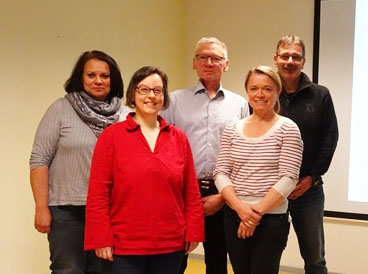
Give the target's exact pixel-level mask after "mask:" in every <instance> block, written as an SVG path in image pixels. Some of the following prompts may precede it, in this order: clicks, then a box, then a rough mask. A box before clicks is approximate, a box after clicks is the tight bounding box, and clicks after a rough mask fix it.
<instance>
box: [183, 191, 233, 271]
mask: <svg viewBox="0 0 368 274" xmlns="http://www.w3.org/2000/svg"><path fill="white" fill-rule="evenodd" d="M213 194H217V189H216V188H210V189H207V190H203V189H201V196H202V197H206V196H209V195H213ZM204 226H205V231H204V232H205V242H204V243H203V248H204V261H205V264H206V274H227V249H226V243H225V232H224V209H223V208H222V209H221V210H219V211H218V212H216V213H215V214H214V215H212V216H208V217H205V218H204ZM187 259H188V256H185V257H184V259H183V262H182V265H181V267H180V270H179V272H178V274H183V273H184V272H185V269H186V267H187Z"/></svg>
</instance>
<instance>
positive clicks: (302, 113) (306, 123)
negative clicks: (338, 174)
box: [280, 73, 339, 184]
mask: <svg viewBox="0 0 368 274" xmlns="http://www.w3.org/2000/svg"><path fill="white" fill-rule="evenodd" d="M280 104H281V111H280V114H281V115H283V116H286V117H289V118H290V119H292V120H293V121H294V122H295V123H296V124H297V125H298V127H299V129H300V132H301V135H302V139H303V142H304V151H303V161H302V165H301V168H300V175H299V177H300V178H302V177H304V176H307V175H310V176H312V179H313V183H314V184H318V183H321V184H322V183H323V182H322V179H321V176H322V175H323V174H325V173H326V172H327V170H328V168H329V166H330V163H331V160H332V156H333V154H334V152H335V149H336V145H337V140H338V137H339V132H338V127H337V119H336V114H335V109H334V105H333V102H332V98H331V95H330V92H329V91H328V89H327V88H326V87H324V86H320V85H317V84H314V83H312V82H311V81H310V80H309V78H308V76H307V75H306V74H304V73H301V75H300V80H299V87H298V89H297V90H296V92H294V93H292V94H287V93H286V91H285V90H283V91H282V93H281V94H280Z"/></svg>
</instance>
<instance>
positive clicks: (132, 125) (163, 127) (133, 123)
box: [126, 112, 170, 132]
mask: <svg viewBox="0 0 368 274" xmlns="http://www.w3.org/2000/svg"><path fill="white" fill-rule="evenodd" d="M134 115H135V112H130V113H129V114H128V116H127V117H126V121H127V124H128V126H127V130H128V131H130V132H133V131H136V130H138V129H139V128H141V126H140V125H139V124H138V123H137V122H136V121H134V119H133V117H134ZM157 121H158V122H159V123H160V131H162V130H169V128H170V124H168V123H167V122H166V121H165V119H164V118H162V117H161V116H160V115H158V116H157Z"/></svg>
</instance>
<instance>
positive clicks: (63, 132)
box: [30, 50, 129, 274]
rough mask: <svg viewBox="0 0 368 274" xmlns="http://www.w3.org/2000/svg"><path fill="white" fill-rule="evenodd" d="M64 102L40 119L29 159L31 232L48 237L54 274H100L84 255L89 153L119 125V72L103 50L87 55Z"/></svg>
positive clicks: (94, 261) (69, 82)
mask: <svg viewBox="0 0 368 274" xmlns="http://www.w3.org/2000/svg"><path fill="white" fill-rule="evenodd" d="M64 87H65V91H66V92H67V95H66V96H65V97H64V98H61V99H58V100H57V101H56V102H54V103H53V104H52V105H51V106H50V107H49V109H48V110H47V112H46V114H45V115H44V117H43V118H42V120H41V122H40V124H39V126H38V129H37V132H36V136H35V140H34V144H33V149H32V153H31V159H30V169H31V174H30V175H31V176H30V178H31V186H32V191H33V196H34V199H35V204H36V211H35V228H36V229H37V230H38V231H39V232H41V233H47V235H48V236H47V237H48V241H49V249H50V260H51V265H50V269H51V271H52V273H55V274H59V273H63V274H67V273H70V274H71V273H73V274H74V273H96V274H97V273H100V262H99V259H98V258H97V257H96V256H95V254H94V252H93V251H88V252H85V251H84V250H83V239H84V226H85V222H84V213H85V204H86V196H87V189H88V179H89V168H90V162H91V158H92V153H93V150H94V147H95V144H96V141H97V138H98V136H99V134H100V133H101V132H102V130H103V129H105V128H106V127H107V126H109V125H111V124H113V123H116V122H118V121H120V120H123V119H124V118H125V116H126V114H127V113H128V112H129V111H128V109H126V108H124V107H122V106H121V99H120V98H122V97H123V94H124V90H123V81H122V78H121V74H120V70H119V67H118V65H117V63H116V62H115V60H114V59H113V58H111V57H110V56H108V55H107V54H105V53H104V52H101V51H96V50H94V51H86V52H84V53H83V54H82V55H81V56H80V57H79V59H78V61H77V63H76V64H75V66H74V69H73V71H72V74H71V76H70V78H69V79H68V80H67V81H66V83H65V85H64Z"/></svg>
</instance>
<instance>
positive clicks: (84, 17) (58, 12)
mask: <svg viewBox="0 0 368 274" xmlns="http://www.w3.org/2000/svg"><path fill="white" fill-rule="evenodd" d="M3 2H4V3H2V7H1V9H0V60H1V64H0V83H1V91H0V92H1V98H2V107H1V108H0V117H1V125H2V127H1V129H0V131H1V132H0V133H1V134H0V152H1V158H0V174H1V175H2V178H1V192H0V193H1V194H0V220H1V225H0V265H1V266H2V273H12V274H18V273H19V274H24V273H37V274H39V273H40V274H43V273H49V272H48V270H47V269H48V264H49V261H48V247H47V240H46V237H45V235H42V234H39V233H37V232H36V231H35V230H34V229H33V212H34V203H33V198H32V194H31V190H30V186H29V179H28V173H29V170H28V159H29V154H30V150H31V145H32V142H33V136H34V132H35V130H36V127H37V125H38V123H39V121H40V119H41V117H42V115H43V114H44V112H45V110H46V108H47V107H48V106H49V105H50V103H51V102H53V101H54V100H55V99H56V98H59V97H61V96H63V95H64V91H63V88H62V85H63V82H64V81H65V80H66V78H67V77H68V75H69V73H70V71H71V69H72V66H73V64H74V62H75V60H76V58H77V57H78V55H79V54H80V53H81V52H82V51H85V50H89V49H101V50H103V51H106V52H107V53H109V54H110V55H112V56H113V57H114V58H115V59H116V61H117V62H118V63H119V64H120V67H121V70H122V73H123V78H124V82H125V84H126V85H127V84H128V82H129V79H130V76H131V75H132V73H133V72H134V71H135V70H136V69H137V68H139V67H141V66H143V65H148V64H151V65H157V66H159V67H161V68H162V69H163V70H164V71H166V72H167V73H168V75H169V79H170V82H169V88H170V89H171V90H172V89H177V88H180V87H184V86H189V85H194V84H195V83H196V81H197V79H196V76H195V73H194V72H193V71H192V70H191V58H192V56H193V48H194V45H195V43H196V41H197V40H198V39H199V38H200V37H202V36H217V37H218V38H220V39H222V40H224V41H225V42H226V43H227V45H228V48H229V57H230V64H231V66H230V71H229V72H227V73H226V74H225V75H224V79H223V85H224V86H225V87H226V88H228V89H231V90H233V91H235V92H237V93H240V94H242V95H244V88H243V81H244V76H245V74H246V72H247V70H248V69H249V68H250V67H252V66H255V65H259V64H266V65H272V64H273V62H272V56H273V53H274V47H275V43H276V42H277V40H278V38H279V37H280V36H282V35H285V34H289V33H297V34H299V35H300V36H302V37H303V38H304V40H305V42H306V46H307V60H308V62H307V65H306V67H305V71H306V72H307V73H308V74H309V75H311V68H312V64H311V60H312V55H311V54H312V43H313V2H314V1H311V0H298V1H295V0H278V1H269V0H259V1H250V0H249V1H244V0H228V1H223V0H177V1H173V0H149V1H142V0H130V1H129V0H126V1H120V0H110V1H105V2H101V1H96V0H90V1H83V0H80V1H75V0H63V1H47V0H33V1H20V0H13V1H7V2H6V1H3ZM367 234H368V233H367V226H366V225H365V224H364V223H362V222H341V221H336V222H332V223H331V221H327V222H326V250H327V251H326V253H327V260H328V263H329V268H330V270H331V271H334V272H340V273H364V272H365V269H363V266H364V264H363V254H367V253H368V247H367V246H363V245H362V244H361V245H359V244H360V243H364V242H365V243H366V242H368V241H367V240H368V239H367ZM198 252H199V253H200V252H201V251H200V250H197V253H198ZM345 258H348V259H345ZM282 264H283V265H286V266H291V267H298V268H300V267H302V262H301V260H300V257H299V255H298V250H297V244H296V241H295V236H294V234H293V233H292V234H291V237H290V242H289V245H288V248H287V250H286V252H285V254H284V256H283V259H282Z"/></svg>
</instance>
